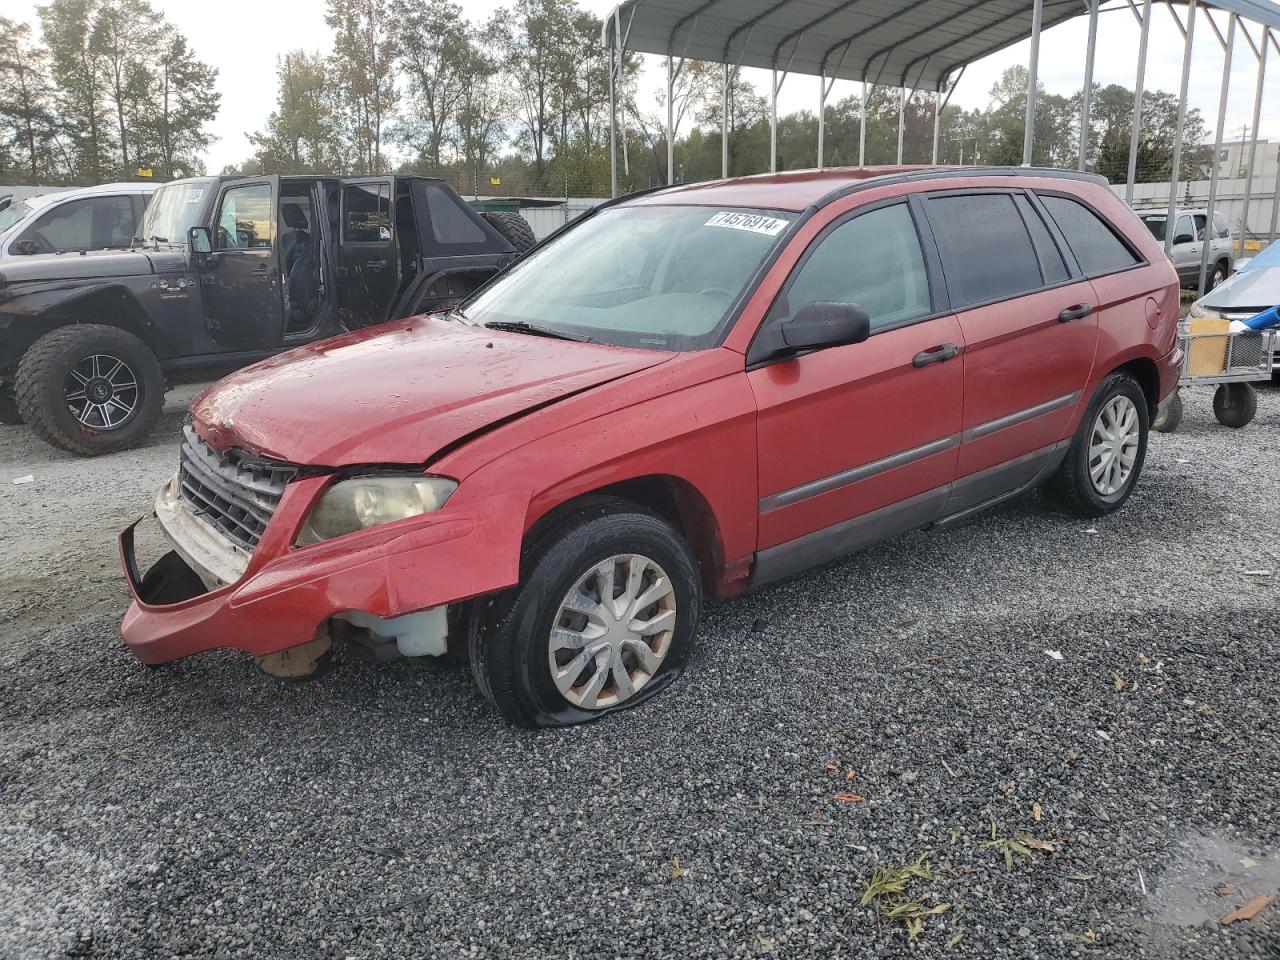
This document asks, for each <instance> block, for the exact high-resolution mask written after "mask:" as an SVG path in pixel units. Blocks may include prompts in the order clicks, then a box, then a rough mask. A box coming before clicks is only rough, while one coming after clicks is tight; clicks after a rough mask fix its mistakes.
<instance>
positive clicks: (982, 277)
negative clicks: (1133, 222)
mask: <svg viewBox="0 0 1280 960" xmlns="http://www.w3.org/2000/svg"><path fill="white" fill-rule="evenodd" d="M924 206H925V209H926V210H927V212H928V215H929V223H930V225H931V226H932V228H933V235H934V237H935V238H936V239H937V241H938V251H939V254H940V255H941V257H942V263H943V270H944V272H945V273H946V278H947V289H948V291H949V293H950V295H951V304H952V306H953V307H954V308H955V309H956V312H957V315H958V316H959V318H960V326H961V328H962V329H963V331H964V338H965V344H966V347H965V354H964V423H963V434H962V438H961V439H962V443H961V446H960V455H959V463H958V465H957V469H956V476H957V477H958V478H962V477H969V476H972V475H977V474H980V473H984V472H987V474H986V476H984V477H979V478H978V479H976V480H974V481H972V482H970V483H967V484H965V485H964V489H965V490H966V491H968V493H967V494H966V495H965V496H964V497H962V498H960V499H958V500H957V501H955V502H953V504H952V508H953V509H963V508H964V507H968V506H974V505H976V503H978V502H982V501H983V500H985V499H988V498H989V496H997V495H999V494H1002V493H1004V492H1006V491H1007V490H1008V489H1009V488H1010V487H1017V486H1020V485H1021V484H1022V483H1023V482H1026V481H1028V480H1030V479H1033V478H1034V477H1035V476H1036V471H1037V470H1038V469H1040V468H1041V467H1042V466H1044V461H1045V460H1047V459H1049V458H1051V457H1052V456H1053V454H1054V452H1055V451H1054V450H1053V448H1054V446H1055V445H1056V444H1057V443H1058V442H1060V441H1061V440H1062V439H1063V438H1064V436H1065V435H1066V434H1067V433H1068V430H1069V427H1070V424H1071V423H1072V420H1073V417H1074V416H1075V412H1076V409H1077V407H1079V406H1080V405H1081V404H1082V403H1083V402H1085V398H1084V388H1085V385H1086V384H1087V383H1088V380H1089V371H1090V369H1091V368H1092V365H1093V355H1094V352H1095V349H1096V346H1097V341H1098V315H1097V308H1098V303H1097V302H1096V301H1097V298H1096V297H1095V296H1094V292H1093V287H1092V285H1091V284H1090V283H1089V281H1088V280H1087V279H1085V278H1084V277H1083V276H1081V275H1080V273H1079V271H1076V270H1074V269H1069V268H1068V265H1067V259H1066V257H1065V256H1064V254H1063V252H1062V251H1061V250H1060V249H1059V246H1058V241H1057V240H1055V239H1054V236H1053V232H1052V231H1051V229H1050V227H1049V225H1048V224H1047V223H1046V222H1045V220H1044V218H1043V217H1042V216H1041V215H1040V213H1039V211H1038V209H1037V208H1036V207H1035V205H1034V204H1033V203H1032V201H1031V199H1030V198H1029V197H1028V196H1027V195H1026V194H1025V193H1024V192H1022V191H982V192H963V193H956V192H952V193H945V194H935V195H932V196H929V197H928V198H927V199H926V200H925V201H924ZM1019 471H1022V475H1019Z"/></svg>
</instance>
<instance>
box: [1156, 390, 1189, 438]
mask: <svg viewBox="0 0 1280 960" xmlns="http://www.w3.org/2000/svg"><path fill="white" fill-rule="evenodd" d="M1183 412H1184V411H1183V409H1182V394H1180V393H1176V392H1175V393H1174V395H1173V396H1172V397H1170V398H1169V400H1168V402H1166V403H1165V404H1164V405H1163V406H1162V407H1161V408H1160V410H1159V412H1157V413H1156V418H1155V419H1154V420H1152V421H1151V429H1152V430H1154V431H1156V432H1157V433H1173V432H1174V431H1175V430H1177V429H1178V427H1180V426H1181V425H1182V414H1183Z"/></svg>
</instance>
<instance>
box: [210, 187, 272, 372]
mask: <svg viewBox="0 0 1280 960" xmlns="http://www.w3.org/2000/svg"><path fill="white" fill-rule="evenodd" d="M279 181H280V178H279V177H253V178H245V179H243V180H230V181H227V182H225V183H224V184H223V185H222V189H221V192H220V193H219V195H218V204H217V206H216V207H215V208H214V215H213V231H212V233H213V237H212V241H213V244H212V246H213V250H212V252H211V253H210V254H209V256H208V258H207V260H206V263H205V267H204V269H203V270H202V274H203V276H202V280H203V286H202V289H203V292H204V307H205V323H206V325H207V327H208V330H209V336H210V337H211V338H212V339H213V340H214V342H215V343H217V344H218V345H219V346H221V347H223V348H224V349H225V350H228V351H258V350H270V349H272V348H273V347H276V346H278V345H279V344H280V341H281V339H282V338H283V336H284V303H283V299H282V293H281V289H280V258H279V251H278V249H277V243H276V215H275V211H276V198H277V197H278V195H279V192H280V191H279Z"/></svg>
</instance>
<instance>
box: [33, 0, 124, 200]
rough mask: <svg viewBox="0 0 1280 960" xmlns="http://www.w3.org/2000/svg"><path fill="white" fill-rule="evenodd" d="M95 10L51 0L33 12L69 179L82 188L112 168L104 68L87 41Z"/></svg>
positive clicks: (89, 4)
mask: <svg viewBox="0 0 1280 960" xmlns="http://www.w3.org/2000/svg"><path fill="white" fill-rule="evenodd" d="M97 6H98V5H97V0H52V2H51V3H50V4H49V5H48V6H43V7H39V8H37V11H38V13H39V15H40V24H41V30H42V33H43V35H44V42H45V44H46V46H47V47H48V48H49V55H50V59H51V61H52V64H53V79H54V83H55V85H56V88H57V101H58V113H59V114H60V116H61V120H62V128H63V131H64V133H65V134H66V136H67V138H68V140H69V141H70V144H71V149H70V154H71V176H72V177H74V178H75V179H77V180H80V181H82V182H86V183H99V182H101V181H102V180H103V179H104V178H105V175H106V173H107V172H108V171H109V170H110V169H111V168H112V167H113V166H114V164H113V163H112V161H111V150H112V146H113V145H112V142H111V136H110V133H109V128H108V127H106V126H105V124H104V117H103V98H104V96H105V84H104V70H103V64H102V59H101V55H100V53H99V51H98V49H97V48H96V47H95V46H94V44H93V43H91V42H90V41H91V36H92V32H93V17H94V15H95V13H96V11H97Z"/></svg>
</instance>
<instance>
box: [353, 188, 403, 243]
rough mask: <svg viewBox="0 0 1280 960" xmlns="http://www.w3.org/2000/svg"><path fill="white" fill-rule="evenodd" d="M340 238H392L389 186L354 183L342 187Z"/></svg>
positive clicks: (369, 240) (370, 240) (355, 240)
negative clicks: (344, 187)
mask: <svg viewBox="0 0 1280 960" xmlns="http://www.w3.org/2000/svg"><path fill="white" fill-rule="evenodd" d="M343 193H344V197H343V201H342V208H343V210H344V211H345V213H344V219H343V221H342V239H343V240H345V241H347V242H348V243H389V242H390V241H391V187H390V186H389V185H387V184H385V183H356V184H352V185H351V186H349V187H347V188H346V190H345V191H343Z"/></svg>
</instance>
